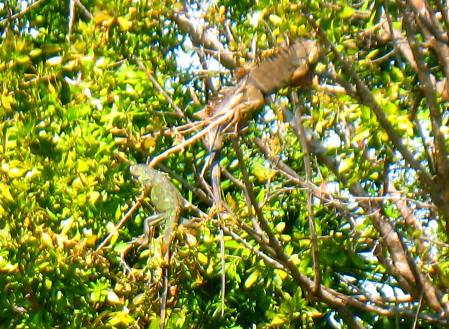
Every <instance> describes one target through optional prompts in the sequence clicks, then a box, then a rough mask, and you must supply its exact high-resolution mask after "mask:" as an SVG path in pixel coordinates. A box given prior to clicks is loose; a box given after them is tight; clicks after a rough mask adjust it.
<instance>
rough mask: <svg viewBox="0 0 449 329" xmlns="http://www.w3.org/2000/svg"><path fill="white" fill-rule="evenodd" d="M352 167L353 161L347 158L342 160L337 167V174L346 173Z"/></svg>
mask: <svg viewBox="0 0 449 329" xmlns="http://www.w3.org/2000/svg"><path fill="white" fill-rule="evenodd" d="M352 165H353V161H352V159H350V158H348V159H343V160H342V161H341V162H340V164H339V165H338V172H339V173H340V174H342V173H344V172H346V171H348V170H349V169H351V168H352Z"/></svg>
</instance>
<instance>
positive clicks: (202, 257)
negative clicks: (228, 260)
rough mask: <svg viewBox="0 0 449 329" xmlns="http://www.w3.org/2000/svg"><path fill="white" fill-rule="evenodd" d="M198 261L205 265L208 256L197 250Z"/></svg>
mask: <svg viewBox="0 0 449 329" xmlns="http://www.w3.org/2000/svg"><path fill="white" fill-rule="evenodd" d="M198 261H199V262H200V263H201V264H203V265H206V264H207V263H208V261H209V260H208V258H207V256H206V255H205V254H203V253H202V252H199V253H198Z"/></svg>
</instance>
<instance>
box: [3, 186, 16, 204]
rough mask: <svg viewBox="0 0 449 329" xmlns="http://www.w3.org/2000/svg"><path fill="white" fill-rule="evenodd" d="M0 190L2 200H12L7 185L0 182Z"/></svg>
mask: <svg viewBox="0 0 449 329" xmlns="http://www.w3.org/2000/svg"><path fill="white" fill-rule="evenodd" d="M0 190H1V196H2V199H3V200H6V201H9V202H14V198H13V197H12V195H11V192H10V191H9V186H8V185H6V184H4V183H2V182H0Z"/></svg>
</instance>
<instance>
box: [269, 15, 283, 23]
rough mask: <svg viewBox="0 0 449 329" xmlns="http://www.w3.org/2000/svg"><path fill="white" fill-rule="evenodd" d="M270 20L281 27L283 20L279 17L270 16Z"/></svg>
mask: <svg viewBox="0 0 449 329" xmlns="http://www.w3.org/2000/svg"><path fill="white" fill-rule="evenodd" d="M268 19H269V20H270V22H271V23H273V24H274V25H281V23H282V18H280V17H279V16H278V15H274V14H272V15H270V16H269V17H268Z"/></svg>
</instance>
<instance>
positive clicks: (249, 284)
mask: <svg viewBox="0 0 449 329" xmlns="http://www.w3.org/2000/svg"><path fill="white" fill-rule="evenodd" d="M259 275H260V273H259V271H254V272H253V273H251V274H250V275H249V276H248V278H247V279H246V280H245V288H247V289H248V288H251V287H252V286H253V285H254V283H256V281H257V279H258V278H259Z"/></svg>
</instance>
